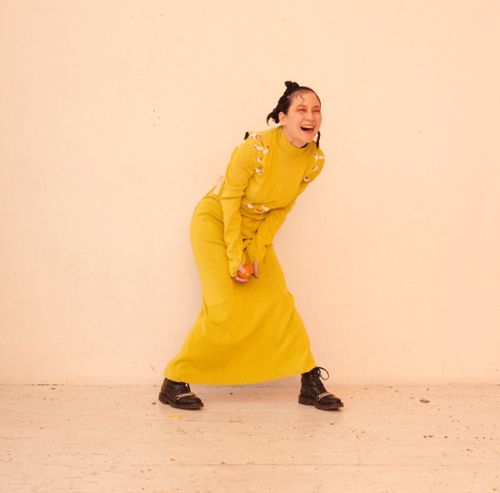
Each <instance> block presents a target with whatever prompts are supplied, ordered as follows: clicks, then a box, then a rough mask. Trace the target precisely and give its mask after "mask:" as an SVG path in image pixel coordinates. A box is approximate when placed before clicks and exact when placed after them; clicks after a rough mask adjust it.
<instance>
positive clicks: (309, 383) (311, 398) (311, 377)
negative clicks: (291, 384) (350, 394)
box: [299, 366, 344, 411]
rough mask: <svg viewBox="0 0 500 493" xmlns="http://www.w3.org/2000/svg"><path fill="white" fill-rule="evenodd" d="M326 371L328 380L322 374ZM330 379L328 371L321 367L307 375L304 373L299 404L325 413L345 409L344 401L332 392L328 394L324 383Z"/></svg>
mask: <svg viewBox="0 0 500 493" xmlns="http://www.w3.org/2000/svg"><path fill="white" fill-rule="evenodd" d="M321 370H325V371H326V374H327V375H328V376H327V377H326V378H324V377H323V375H322V374H321ZM329 377H330V375H329V373H328V370H326V369H325V368H322V367H321V366H316V367H314V368H313V369H312V370H310V371H308V372H307V373H302V380H301V383H302V386H301V388H300V395H299V403H300V404H305V405H306V406H314V407H316V408H318V409H322V410H324V411H331V410H335V409H339V408H341V407H344V404H343V403H342V401H341V400H340V399H339V398H338V397H335V396H334V395H333V394H331V393H330V392H327V390H326V389H325V386H324V385H323V382H322V381H321V380H320V378H322V379H323V380H327V379H328V378H329Z"/></svg>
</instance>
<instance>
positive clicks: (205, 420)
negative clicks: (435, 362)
mask: <svg viewBox="0 0 500 493" xmlns="http://www.w3.org/2000/svg"><path fill="white" fill-rule="evenodd" d="M326 383H327V384H328V382H326ZM327 388H329V389H330V390H334V391H335V393H336V394H337V395H339V396H340V397H342V399H343V400H344V403H345V406H346V407H345V408H344V409H343V410H342V411H337V412H325V411H319V410H316V409H314V408H311V407H308V406H301V405H299V404H297V402H296V401H297V390H298V389H297V388H295V387H294V388H291V387H284V386H281V387H272V386H269V385H268V386H240V387H203V386H193V388H192V390H193V391H194V392H196V393H197V394H199V395H200V396H201V397H202V398H203V400H204V402H205V409H203V410H202V411H192V412H189V411H180V410H176V409H173V408H171V407H169V406H165V405H163V404H160V403H159V402H158V401H157V393H158V390H159V388H158V387H156V386H155V387H152V386H113V387H96V386H64V385H63V386H58V385H22V386H8V385H4V386H0V437H1V447H0V491H1V492H2V493H4V492H5V493H7V492H8V493H16V492H23V493H24V492H35V493H57V492H81V493H90V492H103V493H104V492H105V493H115V492H116V493H118V492H119V493H129V492H130V493H140V492H148V493H174V492H186V493H188V492H189V493H197V492H199V493H209V492H211V493H215V492H238V493H240V492H251V493H255V492H257V493H266V492H273V493H274V492H280V493H281V492H284V493H294V492H301V493H308V492H328V493H329V492H342V493H350V492H363V493H384V492H398V493H412V492H419V493H420V492H432V493H434V492H439V493H440V492H453V493H466V492H471V493H472V492H478V493H487V492H495V491H498V492H500V430H499V426H498V424H497V423H498V420H499V417H500V412H499V411H500V386H436V387H410V386H393V387H382V386H369V387H362V386H344V387H342V386H337V387H335V389H333V388H332V387H331V386H328V385H327Z"/></svg>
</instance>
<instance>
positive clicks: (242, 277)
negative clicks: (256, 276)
mask: <svg viewBox="0 0 500 493" xmlns="http://www.w3.org/2000/svg"><path fill="white" fill-rule="evenodd" d="M249 278H250V274H249V273H248V271H247V270H246V269H245V266H244V265H243V264H240V266H239V267H238V272H237V274H236V276H235V277H234V278H233V279H234V280H235V281H238V282H248V279H249Z"/></svg>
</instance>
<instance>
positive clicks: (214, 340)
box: [164, 127, 325, 385]
mask: <svg viewBox="0 0 500 493" xmlns="http://www.w3.org/2000/svg"><path fill="white" fill-rule="evenodd" d="M324 159H325V158H324V155H323V153H322V152H321V150H320V149H318V148H317V147H316V144H315V142H312V143H310V144H308V145H307V146H306V147H303V148H300V149H299V148H297V147H295V146H293V145H292V144H290V143H289V142H288V140H287V139H286V137H285V136H284V134H283V130H282V128H281V127H275V128H272V129H270V130H266V131H263V132H257V133H253V134H250V135H249V136H248V138H246V139H245V141H244V142H243V143H242V144H241V145H240V146H238V147H237V148H236V149H235V150H234V152H233V154H232V156H231V160H230V163H229V165H228V167H227V170H226V174H225V177H223V178H221V180H220V182H219V184H218V185H217V186H216V187H215V188H214V189H213V190H211V191H210V192H209V193H208V194H207V195H206V196H204V197H203V198H202V199H201V201H200V202H199V203H198V205H197V207H196V209H195V211H194V214H193V218H192V222H191V244H192V248H193V252H194V256H195V260H196V264H197V267H198V271H199V275H200V280H201V286H202V292H203V306H202V309H201V312H200V314H199V316H198V318H197V320H196V322H195V324H194V326H193V327H192V328H191V330H190V332H189V334H188V336H187V338H186V340H185V342H184V344H183V346H182V348H181V350H180V352H179V353H178V354H177V356H175V357H174V358H173V359H172V360H171V361H170V362H169V363H168V364H167V367H166V368H165V371H164V375H165V377H166V378H168V379H170V380H175V381H180V382H189V383H195V384H218V385H235V384H249V383H258V382H263V381H268V380H273V379H277V378H282V377H286V376H289V375H295V374H299V373H304V372H306V371H309V370H311V369H312V368H313V367H315V366H316V364H315V362H314V358H313V356H312V354H311V351H310V348H309V339H308V336H307V333H306V331H305V328H304V324H303V322H302V320H301V318H300V316H299V314H298V313H297V310H296V308H295V304H294V300H293V297H292V295H291V294H290V293H289V292H288V290H287V287H286V283H285V278H284V276H283V272H282V270H281V267H280V264H279V262H278V259H277V257H276V254H275V252H274V249H273V245H272V241H273V238H274V236H275V234H276V232H277V231H278V229H279V227H280V226H281V224H282V223H283V221H284V219H285V217H286V215H287V214H288V212H289V211H290V209H291V208H292V206H293V204H294V202H295V199H296V198H297V196H298V195H299V194H300V193H301V192H302V191H303V190H304V189H305V188H306V187H307V185H308V184H309V183H310V182H311V181H313V180H314V179H315V178H316V176H318V174H319V173H320V172H321V170H322V168H323V164H324ZM254 260H256V261H257V262H258V263H259V278H255V277H253V276H252V277H251V278H250V280H249V282H247V283H238V282H236V281H235V280H234V279H232V277H233V276H235V275H236V272H237V270H238V266H239V264H240V263H249V262H253V261H254Z"/></svg>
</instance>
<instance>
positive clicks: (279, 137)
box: [275, 126, 314, 157]
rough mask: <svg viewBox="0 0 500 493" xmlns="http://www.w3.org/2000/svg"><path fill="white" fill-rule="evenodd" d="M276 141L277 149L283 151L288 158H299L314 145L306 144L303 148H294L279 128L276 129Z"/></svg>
mask: <svg viewBox="0 0 500 493" xmlns="http://www.w3.org/2000/svg"><path fill="white" fill-rule="evenodd" d="M275 131H276V141H277V143H278V147H279V149H280V150H281V151H283V152H284V153H285V154H286V155H288V156H290V157H300V156H303V155H304V154H306V153H307V152H308V151H309V149H310V147H311V145H314V143H313V142H310V143H309V144H306V145H305V146H304V147H295V146H294V145H293V144H292V143H291V142H289V141H288V139H287V138H286V137H285V134H284V132H283V128H282V127H281V126H279V127H276V129H275Z"/></svg>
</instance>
